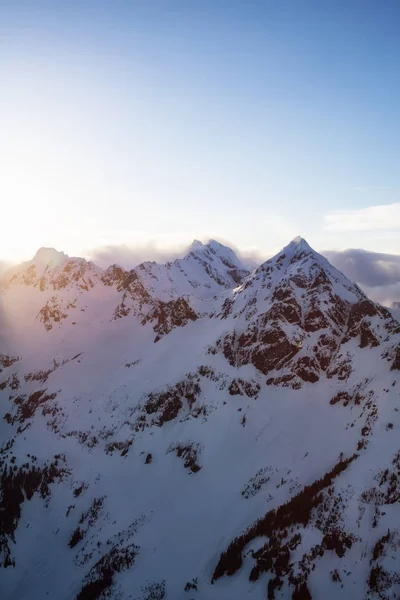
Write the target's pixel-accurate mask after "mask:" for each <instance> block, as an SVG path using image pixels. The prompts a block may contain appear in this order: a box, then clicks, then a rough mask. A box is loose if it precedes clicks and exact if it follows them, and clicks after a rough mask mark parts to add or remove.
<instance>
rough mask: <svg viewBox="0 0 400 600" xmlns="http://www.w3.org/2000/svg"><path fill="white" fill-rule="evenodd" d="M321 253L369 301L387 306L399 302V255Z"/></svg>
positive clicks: (355, 251) (365, 251)
mask: <svg viewBox="0 0 400 600" xmlns="http://www.w3.org/2000/svg"><path fill="white" fill-rule="evenodd" d="M323 254H324V256H326V258H327V259H328V260H329V261H330V262H331V263H332V264H333V265H334V266H335V267H336V268H337V269H339V270H340V271H342V273H344V274H345V275H346V277H348V278H349V279H350V280H351V281H355V282H357V283H358V284H359V285H360V287H361V288H362V289H363V290H364V291H365V293H366V294H367V295H368V296H369V297H370V298H371V299H372V300H375V301H377V302H380V303H381V304H385V305H387V306H390V305H391V304H392V302H396V301H400V255H397V254H382V253H379V252H368V251H367V250H357V249H350V250H343V251H341V252H334V251H326V252H324V253H323Z"/></svg>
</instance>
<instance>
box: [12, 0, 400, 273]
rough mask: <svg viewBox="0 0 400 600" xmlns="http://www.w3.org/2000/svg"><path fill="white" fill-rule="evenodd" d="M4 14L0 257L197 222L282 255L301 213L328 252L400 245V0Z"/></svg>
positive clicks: (152, 236)
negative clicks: (399, 26)
mask: <svg viewBox="0 0 400 600" xmlns="http://www.w3.org/2000/svg"><path fill="white" fill-rule="evenodd" d="M0 16H1V19H0V32H1V34H2V35H1V49H2V53H1V57H0V72H1V73H2V77H3V79H2V81H3V94H2V98H1V99H0V125H1V126H2V129H3V131H4V135H3V136H2V139H1V140H0V157H1V160H2V164H3V177H2V179H1V182H0V194H1V197H2V198H4V199H5V204H6V207H5V221H6V223H7V224H8V225H9V226H8V227H6V228H5V230H4V231H3V235H2V239H1V240H0V260H3V261H12V262H14V263H16V262H20V261H21V260H27V259H28V258H29V256H32V255H33V254H34V252H35V250H36V249H37V248H39V247H41V246H53V247H58V248H61V249H62V250H63V251H65V252H67V253H68V254H72V255H86V254H88V253H90V252H93V251H95V249H98V250H99V249H102V248H103V249H104V248H109V247H118V246H124V247H131V248H132V249H135V248H139V249H142V248H146V247H155V248H157V250H158V251H159V252H164V251H166V252H172V253H173V252H174V251H176V249H177V248H181V247H183V246H184V245H186V244H188V243H190V239H196V238H199V239H203V240H204V239H206V238H217V239H222V240H233V241H234V242H235V244H237V246H238V247H239V248H241V249H242V251H244V252H245V253H250V254H251V253H258V254H259V255H262V256H269V255H273V254H274V253H276V252H277V251H278V250H279V248H281V247H282V246H283V245H284V244H285V243H286V241H287V240H288V239H292V238H293V237H295V235H297V232H298V231H302V232H303V236H304V237H305V238H306V239H308V240H309V241H310V244H311V245H312V246H313V247H315V248H317V249H318V250H319V251H322V252H324V251H328V252H329V251H346V250H348V249H354V248H362V249H364V250H366V251H367V252H376V253H384V254H392V255H400V235H399V233H400V201H399V200H400V197H399V191H400V176H399V173H398V165H397V160H396V156H397V155H398V153H399V152H398V151H399V135H398V134H399V129H400V127H399V125H400V118H399V117H400V109H398V108H397V107H398V106H399V102H397V103H396V99H400V84H399V82H398V78H397V76H396V73H397V63H396V56H398V52H399V51H400V41H399V40H398V36H397V34H396V33H397V32H396V25H395V24H396V22H397V17H398V16H400V7H398V6H396V5H393V4H390V6H388V7H386V8H385V10H382V8H381V6H380V5H378V3H376V4H375V3H369V4H368V6H366V5H365V3H361V2H358V0H357V1H355V2H354V3H352V5H351V6H348V5H347V4H345V3H342V2H339V3H335V5H329V6H328V5H325V6H324V7H321V6H320V5H319V3H317V2H314V1H308V2H305V3H304V4H302V6H301V7H300V6H299V5H298V4H297V3H296V2H289V3H288V4H287V5H285V7H283V6H281V5H280V4H278V3H276V2H267V3H262V2H256V3H255V4H254V5H253V6H252V7H248V6H244V5H243V4H242V3H240V2H231V3H221V4H220V5H218V6H216V5H215V4H214V3H211V2H209V1H206V2H203V3H201V5H200V4H191V5H190V6H189V5H187V4H186V3H184V2H182V1H175V0H174V1H172V2H171V3H170V4H169V5H168V6H167V5H166V4H164V3H162V2H158V1H154V2H149V3H146V4H145V5H144V4H143V3H141V2H131V3H129V4H126V3H125V2H121V1H117V2H115V3H113V5H112V6H110V5H109V4H108V3H106V2H92V1H90V0H88V1H84V2H81V3H79V5H77V4H74V3H69V4H68V5H63V4H58V3H54V2H49V1H41V2H21V3H18V5H17V4H15V3H13V2H8V1H6V2H3V3H2V6H1V8H0ZM372 41H373V45H372V44H371V42H372ZM382 65H384V66H385V68H384V69H382V68H381V67H382ZM15 231H17V232H18V233H17V235H16V234H15Z"/></svg>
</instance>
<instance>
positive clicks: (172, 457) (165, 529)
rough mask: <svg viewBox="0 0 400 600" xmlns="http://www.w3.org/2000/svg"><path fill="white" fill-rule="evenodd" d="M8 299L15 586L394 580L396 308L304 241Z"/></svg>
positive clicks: (43, 278)
mask: <svg viewBox="0 0 400 600" xmlns="http://www.w3.org/2000/svg"><path fill="white" fill-rule="evenodd" d="M0 298H1V302H0V307H1V312H0V320H1V332H2V335H1V338H0V343H1V352H2V354H1V356H0V370H1V373H0V407H1V411H2V413H1V417H2V418H1V420H0V442H1V443H2V446H1V454H0V463H1V464H0V471H1V473H2V476H1V489H2V495H1V504H0V520H1V523H0V524H1V526H0V532H1V533H0V564H1V566H2V568H3V571H2V573H1V578H0V580H1V587H2V598H3V597H4V598H5V599H7V600H14V599H15V600H16V599H18V600H24V599H26V600H27V599H29V600H31V599H33V600H36V599H42V598H46V597H47V596H49V597H52V598H57V599H60V600H70V599H71V600H72V599H75V598H77V599H79V600H84V599H88V598H91V599H94V598H105V597H110V598H121V599H125V598H126V599H128V598H129V599H132V600H162V599H172V600H176V599H180V598H187V600H190V599H191V598H192V599H196V600H228V599H229V600H232V599H236V598H237V599H238V600H241V599H242V598H248V597H250V598H253V599H254V600H258V599H260V600H261V599H264V598H285V599H286V598H295V599H296V598H297V599H302V598H303V599H304V598H327V599H328V600H329V599H330V598H332V599H333V598H337V597H341V598H352V599H360V600H364V599H366V598H382V599H383V598H394V597H396V594H397V593H398V590H399V586H400V570H399V568H398V564H399V558H400V556H399V548H400V533H399V525H398V523H399V516H400V514H399V506H400V452H399V443H398V432H399V427H400V417H399V409H400V395H399V389H400V387H399V386H400V324H399V322H398V321H397V320H396V319H395V318H394V313H393V312H391V311H389V310H387V309H386V308H384V307H382V306H380V305H378V304H376V303H373V302H371V301H370V300H369V299H368V298H367V297H366V296H365V294H364V293H363V292H362V291H361V290H360V289H359V288H358V286H357V285H356V284H354V283H352V282H351V281H349V280H348V279H347V278H346V277H345V276H344V275H343V274H341V273H340V272H339V271H337V270H336V269H335V268H334V267H333V266H332V265H330V264H329V262H328V261H327V260H326V259H325V258H323V257H322V256H320V255H319V254H318V253H316V252H315V251H314V250H313V249H312V248H310V246H309V245H308V244H307V242H306V241H305V240H303V239H301V238H296V239H295V240H293V241H292V242H291V243H289V244H288V246H286V247H285V248H284V249H283V250H282V251H281V252H279V253H278V254H277V255H276V256H275V257H273V258H272V259H270V260H268V261H266V262H265V263H263V264H262V265H260V266H259V267H258V268H256V269H255V270H254V271H253V272H252V273H249V272H248V271H247V270H246V269H245V268H244V265H243V264H242V263H241V262H240V260H239V259H238V258H237V257H236V256H235V254H234V253H233V252H232V251H231V250H230V249H229V248H226V247H224V246H222V245H221V244H218V243H217V242H215V241H211V242H209V244H205V245H203V244H201V243H200V242H194V244H193V245H192V247H191V248H190V250H189V252H188V254H187V255H186V257H184V258H183V259H181V260H177V261H174V262H171V263H167V264H165V265H157V264H156V263H143V264H142V265H139V266H138V267H137V268H135V269H133V270H131V271H125V270H124V269H122V268H120V267H118V266H116V265H113V266H111V267H109V268H108V269H106V270H102V269H99V268H98V267H97V266H96V265H94V264H93V263H90V262H87V261H84V260H83V259H78V258H69V257H67V256H66V255H64V254H62V253H55V251H48V250H46V251H43V252H42V251H40V252H39V256H38V255H36V257H35V258H34V259H33V261H31V262H30V263H29V264H24V265H22V266H21V267H20V268H18V269H16V270H14V271H13V272H12V273H8V274H7V276H6V277H5V280H4V282H3V285H2V290H1V296H0ZM46 306H47V307H48V308H47V309H45V310H43V308H44V307H46ZM57 311H59V312H57ZM64 315H65V316H64Z"/></svg>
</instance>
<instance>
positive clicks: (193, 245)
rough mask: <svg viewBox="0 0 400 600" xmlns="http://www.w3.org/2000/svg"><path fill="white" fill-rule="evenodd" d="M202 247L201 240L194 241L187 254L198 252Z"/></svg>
mask: <svg viewBox="0 0 400 600" xmlns="http://www.w3.org/2000/svg"><path fill="white" fill-rule="evenodd" d="M202 247H204V244H203V242H200V240H193V242H192V243H191V244H190V246H189V248H188V251H187V254H190V252H194V251H195V250H198V248H202Z"/></svg>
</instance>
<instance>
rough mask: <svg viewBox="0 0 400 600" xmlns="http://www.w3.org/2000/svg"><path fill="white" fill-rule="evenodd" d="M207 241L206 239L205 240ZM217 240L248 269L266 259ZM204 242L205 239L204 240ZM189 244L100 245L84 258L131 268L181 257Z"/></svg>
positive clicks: (97, 262) (253, 252)
mask: <svg viewBox="0 0 400 600" xmlns="http://www.w3.org/2000/svg"><path fill="white" fill-rule="evenodd" d="M207 241H208V240H207ZM218 241H219V242H220V243H221V244H224V245H225V246H228V247H229V248H231V249H232V250H233V251H234V252H235V253H236V255H237V256H238V257H239V258H240V260H241V261H242V262H243V263H244V264H245V265H246V267H247V268H248V269H250V270H252V269H255V268H256V267H257V266H258V265H260V264H261V263H262V262H264V261H265V260H266V258H267V257H265V256H263V255H261V254H260V253H259V252H257V251H256V250H241V249H239V248H237V246H235V244H232V243H231V242H229V241H227V240H221V239H220V238H219V239H218ZM204 243H206V241H204ZM189 248H190V244H181V245H176V246H172V247H171V246H170V247H167V248H160V247H159V246H157V245H156V244H155V243H153V242H149V243H147V244H143V245H135V246H128V245H124V244H121V245H118V246H111V245H110V246H101V247H98V248H94V249H93V250H90V251H89V252H87V253H86V258H88V259H89V260H91V261H93V262H94V263H96V264H97V265H99V266H100V267H103V268H107V267H109V266H110V265H112V264H117V265H120V266H121V267H124V269H133V268H135V267H136V266H137V265H139V264H140V263H142V262H145V261H155V262H158V263H166V262H168V261H173V260H175V259H177V258H183V257H184V256H185V255H186V254H187V253H188V251H189Z"/></svg>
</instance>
